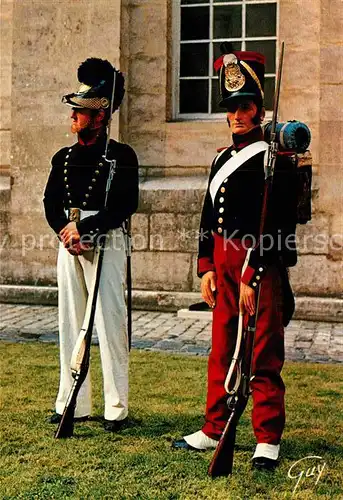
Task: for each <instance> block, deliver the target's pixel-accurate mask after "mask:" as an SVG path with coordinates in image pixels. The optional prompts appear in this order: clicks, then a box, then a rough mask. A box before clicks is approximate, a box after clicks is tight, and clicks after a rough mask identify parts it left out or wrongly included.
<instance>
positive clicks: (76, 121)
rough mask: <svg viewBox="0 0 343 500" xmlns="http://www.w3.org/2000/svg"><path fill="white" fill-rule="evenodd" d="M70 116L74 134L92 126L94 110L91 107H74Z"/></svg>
mask: <svg viewBox="0 0 343 500" xmlns="http://www.w3.org/2000/svg"><path fill="white" fill-rule="evenodd" d="M70 118H71V120H72V122H71V131H72V133H73V134H79V133H80V132H82V131H83V130H86V129H90V128H92V122H93V118H92V112H91V110H90V109H86V108H81V109H76V108H73V111H72V113H71V115H70Z"/></svg>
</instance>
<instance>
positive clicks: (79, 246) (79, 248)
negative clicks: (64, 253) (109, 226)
mask: <svg viewBox="0 0 343 500" xmlns="http://www.w3.org/2000/svg"><path fill="white" fill-rule="evenodd" d="M92 248H93V247H92V245H90V244H87V243H80V242H79V243H76V244H75V245H72V246H68V247H67V250H68V252H69V253H70V255H74V256H75V255H82V254H83V253H85V252H88V251H89V250H91V249H92Z"/></svg>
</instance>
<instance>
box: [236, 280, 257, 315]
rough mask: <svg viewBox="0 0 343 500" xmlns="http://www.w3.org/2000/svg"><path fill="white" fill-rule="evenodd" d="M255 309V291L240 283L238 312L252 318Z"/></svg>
mask: <svg viewBox="0 0 343 500" xmlns="http://www.w3.org/2000/svg"><path fill="white" fill-rule="evenodd" d="M255 307H256V306H255V290H254V289H253V288H251V287H250V286H248V285H246V284H245V283H242V282H241V288H240V293H239V312H240V313H242V314H244V313H245V312H247V313H249V314H250V316H252V315H253V314H255Z"/></svg>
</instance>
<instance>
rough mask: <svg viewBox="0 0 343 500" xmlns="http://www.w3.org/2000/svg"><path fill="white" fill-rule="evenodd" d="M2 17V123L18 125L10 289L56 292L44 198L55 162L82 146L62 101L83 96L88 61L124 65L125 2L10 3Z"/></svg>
mask: <svg viewBox="0 0 343 500" xmlns="http://www.w3.org/2000/svg"><path fill="white" fill-rule="evenodd" d="M2 9H3V10H2V21H3V26H4V28H3V29H4V34H2V38H1V42H2V47H1V49H2V50H1V53H2V54H4V56H3V58H2V60H1V74H2V75H4V81H2V82H1V90H2V91H3V92H5V94H4V98H3V99H2V100H1V116H2V117H4V118H5V117H10V119H11V122H10V126H9V125H8V127H9V128H10V130H8V131H7V130H6V131H5V132H3V131H1V143H2V144H1V146H2V148H3V146H4V145H5V148H4V156H5V157H4V158H3V157H2V158H1V162H2V164H5V165H7V164H8V165H10V175H11V178H12V187H11V190H10V193H8V190H7V198H8V203H7V205H6V207H5V208H6V210H5V211H6V213H7V220H8V224H7V226H6V227H3V228H2V229H3V231H2V235H1V241H2V259H1V260H2V266H1V274H2V281H3V282H5V283H31V284H50V283H54V282H55V279H56V278H55V261H56V239H55V238H54V237H53V235H52V233H51V230H50V228H49V227H48V226H47V223H46V221H45V218H44V213H43V206H42V197H43V191H44V186H45V183H46V180H47V176H48V173H49V169H50V163H49V160H50V158H51V156H52V155H53V154H54V153H55V152H56V151H57V150H58V149H59V148H61V147H62V146H66V145H67V144H72V143H73V142H75V137H73V136H72V135H71V133H70V132H69V129H70V127H69V122H70V120H69V115H70V110H69V108H68V107H67V106H63V105H62V104H61V96H62V95H63V94H65V93H67V92H69V91H70V92H72V91H73V90H76V88H77V77H76V70H77V67H78V65H79V64H80V63H81V62H82V61H83V60H84V59H86V58H87V57H89V56H92V55H93V56H102V57H105V58H108V59H110V60H111V61H114V63H115V64H118V63H119V58H120V51H119V47H120V25H121V22H120V21H121V19H120V18H121V2H120V0H112V1H111V2H110V3H109V2H108V0H96V1H93V0H78V1H70V0H59V1H58V2H52V1H50V0H12V1H9V0H5V1H4V2H2ZM95 40H96V43H94V41H95ZM3 42H5V43H3ZM8 120H9V118H7V121H8ZM6 126H7V125H6ZM2 127H3V124H2ZM117 134H118V118H116V120H114V125H113V135H114V137H115V136H116V135H117ZM4 137H5V140H4ZM9 194H10V197H9V196H8V195H9ZM4 242H5V245H4Z"/></svg>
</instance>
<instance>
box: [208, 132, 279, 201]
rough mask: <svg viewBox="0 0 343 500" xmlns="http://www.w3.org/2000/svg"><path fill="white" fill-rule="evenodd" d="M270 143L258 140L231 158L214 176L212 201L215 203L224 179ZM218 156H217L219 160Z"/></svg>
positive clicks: (211, 186) (211, 190)
mask: <svg viewBox="0 0 343 500" xmlns="http://www.w3.org/2000/svg"><path fill="white" fill-rule="evenodd" d="M268 147H269V146H268V144H267V143H266V142H265V141H258V142H253V143H252V144H249V146H246V147H245V148H243V149H242V150H241V151H239V152H238V153H237V154H236V155H235V156H232V157H231V158H229V159H228V160H227V161H226V162H225V163H224V165H223V166H222V167H221V168H220V169H219V170H218V172H217V173H216V175H215V176H214V177H213V179H212V181H211V184H210V188H209V189H210V194H211V198H212V202H213V204H214V200H215V197H216V194H217V192H218V189H219V188H220V186H221V185H222V184H223V181H224V180H225V179H226V178H227V177H229V176H230V175H231V174H233V172H235V171H236V170H237V169H238V168H239V167H240V166H241V165H243V163H245V162H246V161H248V160H249V159H250V158H252V157H253V156H256V155H257V154H258V153H261V152H262V151H267V150H268ZM217 159H218V157H217V158H216V161H217Z"/></svg>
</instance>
